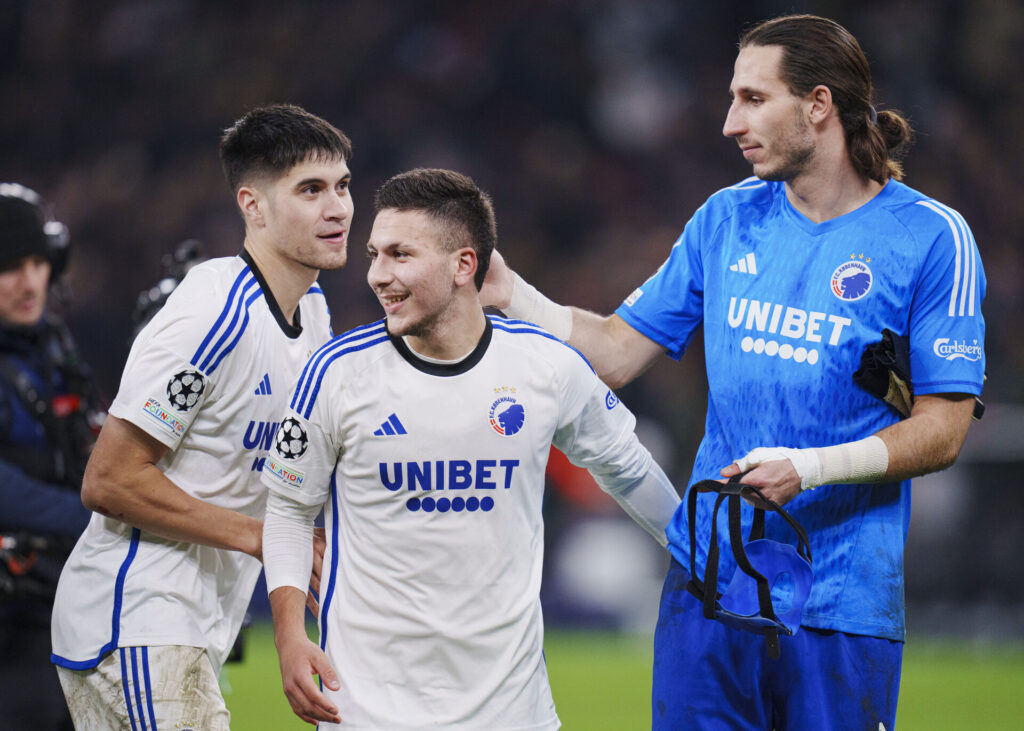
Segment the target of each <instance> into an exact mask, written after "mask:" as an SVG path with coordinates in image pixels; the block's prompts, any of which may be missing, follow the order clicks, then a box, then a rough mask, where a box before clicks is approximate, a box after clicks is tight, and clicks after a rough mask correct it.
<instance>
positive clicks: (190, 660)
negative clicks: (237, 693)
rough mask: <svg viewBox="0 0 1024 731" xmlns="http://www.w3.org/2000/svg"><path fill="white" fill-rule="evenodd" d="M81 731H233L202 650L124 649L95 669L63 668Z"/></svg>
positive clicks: (62, 679) (66, 689) (59, 670)
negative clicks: (165, 730)
mask: <svg viewBox="0 0 1024 731" xmlns="http://www.w3.org/2000/svg"><path fill="white" fill-rule="evenodd" d="M57 674H58V675H59V676H60V684H61V687H62V688H63V689H64V697H65V698H66V699H67V702H68V708H69V709H70V711H71V718H72V719H73V720H74V722H75V728H76V729H77V731H163V730H164V729H167V731H170V730H171V729H174V730H175V731H179V730H180V731H188V730H190V729H191V730H192V731H228V730H229V728H230V726H229V721H230V718H231V716H230V714H229V713H228V709H227V707H226V706H225V705H224V696H223V695H221V692H220V687H219V685H218V684H217V676H216V675H214V673H213V665H211V664H210V661H209V659H208V658H207V656H206V650H204V649H203V648H201V647H181V646H177V645H163V646H157V647H122V648H119V649H117V650H114V651H113V652H111V653H110V654H109V655H107V656H106V657H105V658H103V660H102V661H100V664H99V665H97V666H96V667H95V668H92V669H91V670H69V669H67V668H64V667H60V666H58V667H57Z"/></svg>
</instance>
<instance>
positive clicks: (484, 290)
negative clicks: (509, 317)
mask: <svg viewBox="0 0 1024 731" xmlns="http://www.w3.org/2000/svg"><path fill="white" fill-rule="evenodd" d="M512 283H513V277H512V270H511V269H509V268H508V264H506V263H505V258H504V257H503V256H502V255H501V254H500V253H499V252H498V250H497V249H495V250H494V251H492V252H491V264H490V267H489V268H488V269H487V276H486V277H484V285H483V287H481V288H480V303H481V304H482V305H484V306H485V307H497V308H498V309H499V310H502V309H505V308H506V307H508V304H509V301H510V300H511V299H512Z"/></svg>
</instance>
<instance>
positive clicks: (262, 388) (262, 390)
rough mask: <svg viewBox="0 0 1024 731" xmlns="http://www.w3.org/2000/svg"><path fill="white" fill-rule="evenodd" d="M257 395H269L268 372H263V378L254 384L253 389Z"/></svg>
mask: <svg viewBox="0 0 1024 731" xmlns="http://www.w3.org/2000/svg"><path fill="white" fill-rule="evenodd" d="M253 393H255V394H256V395H257V396H269V395H270V374H269V373H264V374H263V380H262V381H260V384H259V385H258V386H256V390H255V391H253Z"/></svg>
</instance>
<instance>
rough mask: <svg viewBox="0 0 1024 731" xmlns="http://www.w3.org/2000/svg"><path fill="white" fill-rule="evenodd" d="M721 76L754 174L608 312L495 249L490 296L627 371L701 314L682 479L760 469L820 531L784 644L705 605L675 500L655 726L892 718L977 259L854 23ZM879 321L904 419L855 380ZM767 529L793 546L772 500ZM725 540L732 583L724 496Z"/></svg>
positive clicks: (706, 519) (951, 425) (794, 30)
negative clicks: (699, 366) (917, 157)
mask: <svg viewBox="0 0 1024 731" xmlns="http://www.w3.org/2000/svg"><path fill="white" fill-rule="evenodd" d="M729 91H730V95H731V97H732V103H731V105H730V106H729V110H728V114H727V115H726V119H725V126H724V128H723V134H724V135H725V136H726V137H729V138H732V139H734V140H735V141H736V143H737V144H738V145H739V147H740V150H741V151H742V153H743V156H744V158H746V160H747V161H748V162H750V163H751V164H752V165H753V169H754V176H755V177H752V178H749V179H747V180H744V181H742V182H741V183H739V184H737V185H734V186H732V187H730V188H727V189H725V190H721V191H719V192H718V193H716V194H715V195H713V196H711V197H710V198H709V199H708V200H707V202H706V203H705V204H704V205H703V206H701V207H700V208H699V209H698V210H697V212H696V213H695V214H694V215H693V217H692V218H691V219H690V221H689V222H688V223H687V224H686V227H685V229H684V230H683V233H682V235H681V236H680V237H679V239H678V240H677V241H676V243H675V246H674V247H673V248H672V251H671V253H670V254H669V257H668V260H667V261H666V262H665V264H664V265H663V266H662V267H661V268H660V269H659V270H658V271H657V272H656V273H655V274H654V275H653V276H652V277H651V278H650V279H649V280H648V281H647V282H645V283H644V284H642V285H641V286H640V287H639V288H638V289H636V290H635V291H634V292H633V293H632V294H630V295H629V297H628V298H627V299H626V300H625V302H624V303H623V304H622V305H621V306H620V307H619V308H618V310H616V313H615V314H614V315H611V316H609V317H600V316H598V315H595V314H593V313H587V312H584V311H581V310H578V309H570V308H567V307H562V306H559V305H556V304H555V303H553V302H551V301H550V300H547V299H546V298H544V297H543V295H541V294H539V293H538V292H537V291H536V290H535V289H533V288H532V287H530V286H529V285H528V284H526V283H525V282H523V280H521V279H520V278H518V277H517V276H515V275H514V274H512V273H511V272H510V271H509V270H508V268H507V267H505V265H504V263H503V262H502V261H501V259H500V258H499V257H498V256H495V261H494V263H493V265H492V274H491V276H490V278H489V281H488V284H487V285H486V286H485V291H484V293H483V299H484V301H485V302H486V303H489V304H495V305H497V306H499V307H502V308H503V309H504V310H505V311H506V312H508V313H509V314H510V315H512V316H514V317H519V318H521V319H525V320H532V321H534V322H538V323H540V324H543V325H546V326H547V327H548V329H549V330H551V331H552V332H555V333H556V334H559V335H560V336H562V337H565V338H566V339H568V341H569V342H570V343H571V344H572V345H574V346H576V347H577V348H579V349H580V350H581V351H582V352H583V353H584V354H585V355H586V356H587V357H588V358H589V359H590V360H591V362H592V363H593V364H594V366H595V368H596V369H597V371H598V373H599V374H600V375H601V376H602V378H603V379H604V380H605V381H606V382H607V383H608V384H609V385H612V386H613V387H617V386H620V385H622V384H624V383H627V382H629V381H630V380H632V379H633V378H635V377H636V376H638V375H639V374H640V373H642V372H643V370H644V369H645V368H647V367H648V366H649V365H650V364H651V362H652V361H653V360H655V359H656V358H657V357H658V356H659V355H660V354H661V353H664V352H667V353H668V354H669V355H670V356H671V357H673V358H677V359H678V358H680V357H681V356H682V354H683V352H684V351H685V349H686V346H687V344H688V343H689V342H690V340H691V338H692V337H693V334H694V332H695V331H696V330H697V328H698V327H700V326H703V328H704V343H705V353H704V355H705V360H706V365H707V375H708V412H707V421H706V426H705V435H704V438H703V441H702V442H701V445H700V448H699V450H698V453H697V457H696V463H695V465H694V468H693V473H692V479H691V484H692V483H694V482H697V481H699V480H704V479H721V478H723V477H731V476H734V475H737V474H740V473H742V472H746V475H745V477H743V481H744V482H746V483H749V484H752V485H756V486H759V487H760V488H761V489H762V491H763V492H764V493H765V495H767V496H768V497H769V498H771V499H773V500H774V501H776V502H778V503H781V504H786V505H787V508H788V509H789V510H790V512H791V513H792V514H793V516H794V517H796V519H797V520H798V521H799V522H800V523H801V524H802V525H803V526H804V527H805V528H806V529H807V531H808V533H809V534H810V543H811V549H812V551H811V552H812V555H813V569H814V580H813V584H812V585H811V589H810V596H809V598H808V600H807V603H806V604H805V606H804V610H803V617H802V621H801V623H800V627H801V629H800V631H798V632H797V633H795V634H794V635H793V636H792V637H783V638H782V644H781V657H780V658H779V659H777V660H772V659H770V658H769V657H768V656H767V652H766V646H765V642H764V640H763V639H762V638H761V637H760V636H759V635H757V634H753V633H750V632H744V631H742V630H741V629H736V628H731V627H727V626H725V625H724V624H721V623H719V622H716V621H710V620H707V619H704V618H703V617H702V613H701V606H700V604H699V602H698V601H697V600H696V599H695V598H694V597H693V596H691V595H690V594H689V593H688V592H687V591H686V588H685V587H686V585H687V582H688V581H689V578H690V577H689V555H690V548H689V543H688V541H686V540H685V538H686V536H687V535H688V534H689V531H690V528H691V527H690V526H689V525H688V524H687V522H688V521H687V516H686V512H685V511H679V512H677V515H676V518H675V519H674V520H673V523H672V524H671V525H670V527H669V538H670V540H671V541H672V545H673V547H675V548H677V549H678V551H674V555H675V556H676V557H677V558H679V557H680V556H682V557H684V558H686V559H687V560H686V561H685V562H682V563H681V562H679V561H673V563H672V564H671V567H670V569H669V572H668V576H667V577H666V580H665V586H664V591H663V594H662V605H661V613H660V618H659V621H658V627H657V630H656V634H655V658H654V688H653V693H652V716H653V724H654V727H655V728H659V729H677V728H688V729H704V728H707V729H711V728H730V729H810V728H813V729H838V728H842V729H871V730H872V731H876V730H877V729H880V728H887V729H891V728H892V727H893V723H894V720H895V716H896V697H897V692H898V690H899V676H900V664H901V660H902V648H903V641H904V636H905V628H904V604H903V547H904V543H905V540H906V536H907V526H908V522H909V519H910V483H909V478H911V477H914V476H916V475H921V474H925V473H927V472H933V471H935V470H941V469H944V468H946V467H948V466H949V465H951V464H952V463H953V461H954V460H955V459H956V457H957V454H958V452H959V450H960V447H961V445H962V444H963V441H964V438H965V436H966V433H967V428H968V425H969V424H970V420H971V415H972V409H973V406H974V398H973V397H974V396H976V395H978V394H979V393H980V392H981V386H982V380H983V376H984V370H985V358H984V347H983V339H984V322H983V320H982V316H981V302H982V299H983V297H984V294H985V276H984V273H983V270H982V267H981V262H980V259H979V257H978V251H977V248H976V247H975V243H974V239H973V237H972V235H971V231H970V229H969V228H968V226H967V224H966V223H965V222H964V219H963V218H962V217H961V216H960V215H959V214H958V213H957V212H956V211H954V210H952V209H951V208H949V207H947V206H945V205H943V204H942V203H939V202H937V201H935V200H932V199H931V198H929V197H927V196H926V195H924V194H922V193H919V192H917V191H915V190H913V189H911V188H909V187H907V186H905V185H903V184H902V183H900V182H899V178H900V177H901V174H902V170H901V168H900V165H899V164H898V162H897V160H896V159H894V155H896V154H897V153H898V152H899V151H900V150H901V148H903V147H904V146H905V145H906V143H907V142H908V141H909V137H910V128H909V125H908V124H907V122H906V121H905V120H904V119H903V118H902V117H901V116H900V115H899V114H897V113H895V112H893V111H876V110H875V109H874V107H873V106H872V99H871V96H872V87H871V76H870V70H869V68H868V64H867V60H866V59H865V56H864V54H863V52H862V51H861V49H860V47H859V45H858V43H857V41H856V40H855V39H854V38H853V36H851V35H850V33H849V32H847V31H846V30H845V29H844V28H843V27H841V26H840V25H838V24H837V23H835V22H833V21H830V20H827V19H824V18H819V17H815V16H808V15H798V16H787V17H780V18H776V19H774V20H769V21H766V22H763V23H761V24H759V25H757V26H755V27H753V28H752V29H751V30H749V31H747V32H746V33H745V34H744V35H743V37H742V38H741V40H740V50H739V55H738V56H737V59H736V64H735V69H734V74H733V79H732V83H731V87H730V90H729ZM884 329H889V330H891V331H893V332H894V333H896V334H898V335H902V336H907V337H909V343H910V371H911V380H912V385H913V391H914V394H915V399H914V402H913V407H912V410H911V412H910V414H909V416H908V417H907V418H904V419H902V420H901V419H900V416H899V415H898V414H897V412H896V411H895V410H893V409H891V408H890V407H889V406H887V405H886V404H885V403H883V402H882V401H881V400H878V399H875V398H874V397H873V396H871V395H869V394H868V393H867V392H866V391H864V390H861V389H860V388H859V387H858V386H857V385H856V384H855V383H854V382H853V380H852V378H851V376H852V374H853V372H854V371H855V370H857V368H858V365H859V363H860V358H861V354H862V352H863V351H864V350H865V348H866V347H868V346H869V345H871V344H872V343H875V342H878V341H879V340H881V338H882V331H883V330H884ZM712 507H713V496H712V495H703V496H701V497H700V500H699V506H698V510H697V514H696V515H697V517H696V520H695V523H696V525H694V526H693V527H692V528H693V530H694V531H695V533H696V537H697V541H696V545H697V546H698V549H697V551H696V552H695V553H696V554H697V555H696V556H695V558H696V564H697V567H698V568H697V569H696V570H697V571H698V573H699V574H701V575H703V574H702V572H703V570H704V561H705V554H706V549H707V546H708V542H709V540H710V534H711V531H710V521H711V512H712ZM745 510H746V511H747V514H746V515H745V516H744V535H746V531H747V528H748V526H749V525H750V518H751V516H750V508H749V506H747V507H745ZM673 529H676V534H675V536H673ZM767 535H768V537H769V538H776V539H777V540H779V541H788V542H792V540H793V538H792V533H791V532H790V531H789V530H788V529H787V528H786V527H785V526H784V525H783V524H782V523H781V522H780V520H779V518H778V515H777V514H773V513H769V515H768V520H767ZM718 536H719V542H720V544H721V552H722V559H721V561H722V565H721V568H720V575H721V577H722V578H723V579H727V578H728V577H729V576H730V575H731V572H732V570H733V568H734V566H735V564H734V563H733V562H732V551H731V550H730V548H729V544H728V540H729V537H728V536H729V531H728V524H727V521H726V518H725V511H721V515H720V517H719V521H718ZM719 588H720V589H721V590H722V591H725V590H726V586H725V585H724V583H722V582H720V586H719Z"/></svg>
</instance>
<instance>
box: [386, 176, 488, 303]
mask: <svg viewBox="0 0 1024 731" xmlns="http://www.w3.org/2000/svg"><path fill="white" fill-rule="evenodd" d="M373 203H374V207H375V208H376V210H377V212H378V213H380V212H381V211H382V210H384V209H385V208H394V209H396V210H399V211H423V212H424V213H426V214H427V215H428V216H429V217H430V218H432V219H433V220H434V221H436V222H437V223H438V224H439V225H440V227H441V229H442V232H443V233H442V245H443V246H445V247H446V248H447V249H449V250H450V251H455V250H456V249H458V248H460V247H462V246H467V245H468V246H471V247H472V248H473V251H475V252H476V261H477V269H476V276H475V277H474V280H473V281H474V282H475V283H476V288H477V289H480V287H482V286H483V283H484V277H486V276H487V268H488V267H489V266H490V264H491V252H492V251H494V246H495V244H496V242H497V240H498V226H497V223H496V221H495V218H494V206H493V204H492V203H491V197H490V196H489V195H487V193H485V192H484V191H482V190H480V188H479V187H478V186H477V184H476V183H475V182H473V179H472V178H470V177H468V176H466V175H462V174H461V173H456V172H454V171H452V170H441V169H439V168H416V169H415V170H409V171H408V172H404V173H399V174H398V175H396V176H394V177H393V178H390V179H389V180H387V181H385V182H384V184H383V185H381V186H380V188H378V189H377V195H376V196H375V197H374V201H373ZM467 239H468V241H467Z"/></svg>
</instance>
